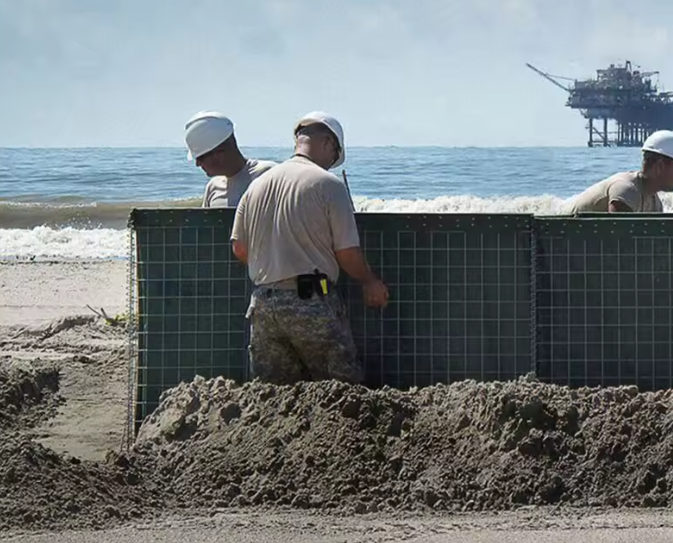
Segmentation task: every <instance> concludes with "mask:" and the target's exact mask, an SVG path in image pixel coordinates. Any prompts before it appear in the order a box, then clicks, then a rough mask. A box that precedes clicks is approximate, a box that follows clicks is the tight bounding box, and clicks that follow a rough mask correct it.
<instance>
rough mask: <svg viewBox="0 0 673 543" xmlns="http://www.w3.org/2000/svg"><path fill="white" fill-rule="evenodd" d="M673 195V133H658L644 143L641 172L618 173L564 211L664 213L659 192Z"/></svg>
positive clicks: (568, 212) (588, 191)
mask: <svg viewBox="0 0 673 543" xmlns="http://www.w3.org/2000/svg"><path fill="white" fill-rule="evenodd" d="M671 191H673V131H671V130H659V131H657V132H654V133H653V134H652V135H651V136H650V137H649V138H647V139H646V140H645V143H644V144H643V147H642V165H641V168H640V170H637V171H628V172H619V173H616V174H614V175H612V176H610V177H608V178H607V179H604V180H602V181H599V182H598V183H596V184H595V185H592V186H591V187H589V188H588V189H586V190H585V191H584V192H582V193H580V194H578V195H577V196H576V197H575V198H573V199H571V200H569V201H568V202H567V203H566V204H565V206H564V207H562V209H561V214H563V215H574V214H576V213H582V212H606V213H615V212H639V213H661V212H663V210H664V207H663V204H662V203H661V199H660V198H659V195H658V194H657V193H658V192H671Z"/></svg>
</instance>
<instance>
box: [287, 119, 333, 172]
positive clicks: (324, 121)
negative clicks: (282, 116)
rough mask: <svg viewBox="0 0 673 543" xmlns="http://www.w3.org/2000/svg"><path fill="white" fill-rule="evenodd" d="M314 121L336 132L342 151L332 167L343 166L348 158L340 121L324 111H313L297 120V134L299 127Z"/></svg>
mask: <svg viewBox="0 0 673 543" xmlns="http://www.w3.org/2000/svg"><path fill="white" fill-rule="evenodd" d="M314 123H322V124H324V125H325V126H326V127H327V128H329V129H330V130H331V132H332V134H334V136H335V137H336V139H337V141H338V142H339V148H340V153H339V158H337V161H336V162H335V163H334V164H332V166H330V167H331V168H336V167H337V166H341V165H342V164H343V163H344V160H346V148H345V146H344V131H343V128H342V127H341V124H340V123H339V121H337V120H336V119H335V118H334V117H332V116H331V115H328V114H327V113H325V112H324V111H312V112H311V113H307V114H306V115H304V116H303V117H302V118H301V119H299V120H298V121H297V124H295V126H294V133H295V134H296V133H297V130H299V128H301V127H303V126H308V125H309V124H314Z"/></svg>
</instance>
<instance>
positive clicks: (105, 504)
mask: <svg viewBox="0 0 673 543" xmlns="http://www.w3.org/2000/svg"><path fill="white" fill-rule="evenodd" d="M0 458H1V459H2V462H0V530H3V529H9V528H21V529H35V528H39V529H53V528H97V527H102V526H105V525H107V524H109V523H110V522H111V521H119V520H128V519H131V518H135V517H140V516H141V515H144V516H147V514H148V512H150V511H152V510H153V509H154V508H156V507H157V506H159V505H161V501H160V498H159V497H155V495H156V496H159V494H157V493H155V492H153V487H152V485H151V484H150V483H148V482H144V481H142V479H141V478H140V477H139V475H138V474H137V473H136V472H135V470H134V469H133V467H132V466H129V465H128V464H126V463H125V462H123V460H120V459H117V460H116V462H115V461H114V459H113V458H111V461H110V462H107V463H94V462H83V461H81V460H79V459H77V458H74V457H66V456H61V455H58V454H56V453H55V452H53V451H51V450H49V449H47V448H45V447H42V446H41V445H38V444H37V443H35V442H33V441H31V440H29V439H28V438H25V437H19V436H16V435H14V436H12V435H4V436H0Z"/></svg>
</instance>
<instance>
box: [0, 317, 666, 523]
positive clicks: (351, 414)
mask: <svg viewBox="0 0 673 543" xmlns="http://www.w3.org/2000/svg"><path fill="white" fill-rule="evenodd" d="M78 330H79V331H78ZM26 336H27V337H25V338H23V339H21V341H25V342H26V344H25V345H23V344H22V345H19V344H16V345H14V344H12V345H11V347H12V349H13V350H14V352H16V351H17V350H19V349H20V348H25V347H26V346H27V345H28V344H30V345H32V347H30V348H32V349H37V348H38V346H37V344H35V345H33V343H34V342H35V341H36V340H35V336H34V335H33V336H31V335H26ZM116 336H119V338H117V339H115V337H116ZM121 337H122V336H121V332H119V331H116V332H112V331H109V330H105V329H103V328H101V327H97V326H93V325H92V324H91V323H85V324H81V323H80V324H79V325H78V329H77V330H75V329H74V328H70V329H67V330H58V331H57V333H56V334H54V335H49V336H48V337H46V338H41V339H39V340H37V341H38V342H40V345H44V347H43V348H44V349H49V350H50V352H54V353H58V354H59V356H61V355H62V358H61V359H60V361H59V362H58V363H59V364H60V365H61V367H60V373H59V371H57V370H55V369H54V368H53V367H50V366H49V365H48V364H47V363H39V361H37V360H35V359H34V360H32V361H30V362H25V361H24V362H21V361H18V360H16V359H15V360H11V359H4V360H0V362H2V364H1V365H0V368H1V371H0V459H1V461H0V529H3V528H22V529H44V528H47V529H55V528H84V527H103V526H108V525H110V524H115V523H118V522H119V521H122V520H127V519H133V518H139V517H145V518H146V517H148V516H149V517H151V516H154V515H155V514H161V513H164V512H172V513H174V512H175V511H178V510H182V511H188V510H190V511H192V512H194V508H197V509H200V508H205V509H211V508H213V507H215V508H223V507H240V506H261V505H264V506H272V507H275V506H290V507H294V508H302V509H308V508H310V509H318V510H325V511H333V510H339V511H341V512H345V513H350V512H357V513H364V512H375V511H391V510H392V511H405V510H407V511H408V510H427V509H431V510H438V511H472V510H502V509H509V508H513V507H517V506H519V505H527V504H534V505H578V506H582V505H593V506H667V505H669V504H671V503H673V480H672V479H671V477H673V471H672V470H671V467H672V466H673V416H672V415H671V414H670V413H671V409H670V408H671V404H672V401H673V392H672V391H666V392H658V393H646V394H640V393H638V391H637V390H636V389H635V388H628V387H624V388H613V389H579V390H571V389H568V388H564V387H558V386H551V385H546V384H542V383H538V382H536V381H535V380H534V379H532V378H522V379H520V380H518V381H516V382H508V383H477V382H474V381H465V382H460V383H454V384H452V385H451V386H441V385H440V386H434V387H428V388H425V389H420V390H411V391H400V390H395V389H390V388H383V389H380V390H369V389H367V388H365V387H359V386H351V385H346V384H343V383H338V382H320V383H300V384H297V385H295V386H284V387H279V386H274V385H269V384H265V383H260V382H251V383H246V384H244V385H240V386H239V385H236V384H235V383H234V382H232V381H228V380H225V379H222V378H217V379H211V380H205V379H203V378H200V377H197V378H195V379H194V380H193V381H192V382H190V383H183V384H181V385H179V386H177V387H175V388H174V389H171V390H169V391H166V392H165V393H164V395H163V396H162V399H161V403H160V406H159V407H158V408H157V410H156V411H155V413H153V414H152V415H151V416H150V417H148V418H147V420H146V421H145V422H144V424H143V425H142V427H141V429H140V433H139V435H138V439H137V441H136V444H135V446H134V448H133V449H132V451H131V452H130V453H129V454H127V455H118V454H116V453H112V452H110V453H109V454H108V455H107V457H106V458H105V460H104V461H96V460H95V459H94V458H92V457H90V459H85V458H84V457H82V456H79V453H78V452H76V451H89V453H92V452H96V451H99V450H100V448H101V447H102V445H103V444H104V443H107V444H108V445H107V447H108V448H109V447H112V446H113V444H114V443H116V438H115V439H110V436H108V435H107V434H106V428H107V427H108V426H110V425H111V424H112V422H113V421H115V422H116V423H122V424H120V429H121V427H123V420H122V419H123V416H124V413H125V411H124V409H123V407H124V406H123V404H122V403H120V402H119V399H120V397H121V395H123V394H124V392H125V388H124V385H123V379H124V377H125V375H126V370H125V367H124V364H123V363H122V362H123V347H122V346H121V345H120V341H121ZM17 341H19V340H18V339H17ZM87 341H88V342H89V343H88V345H89V351H87V352H88V353H89V354H90V356H88V355H82V354H74V353H73V351H79V350H80V347H79V346H80V345H85V344H87ZM29 342H30V343H29ZM35 352H38V351H37V350H35ZM45 352H47V351H46V350H45ZM24 354H25V353H24ZM57 392H58V393H59V394H60V393H63V394H64V396H67V398H66V403H65V404H64V405H63V407H60V408H59V410H58V414H57V416H56V417H55V418H53V419H49V426H48V428H47V426H45V425H42V426H38V427H37V428H36V430H35V432H33V433H37V434H40V435H43V434H45V433H48V432H51V435H52V437H51V438H50V439H51V441H50V440H49V439H47V440H45V438H44V437H40V439H42V443H43V444H39V443H37V442H36V441H35V439H31V438H30V437H29V434H30V433H31V432H27V431H26V429H27V428H28V427H30V426H31V425H35V424H37V423H38V422H43V421H44V420H45V417H48V416H50V413H52V411H53V406H54V403H53V402H55V401H56V399H55V398H57V397H58V394H57ZM94 400H95V401H94ZM116 431H117V430H115V432H116ZM87 436H89V437H87ZM95 436H97V437H95ZM36 439H37V438H36ZM61 441H63V442H64V443H66V442H67V443H68V446H67V447H63V448H62V449H61V451H63V453H62V454H59V453H57V452H55V451H56V445H54V449H52V448H50V447H51V446H52V444H55V443H60V442H61ZM108 450H109V449H108ZM72 455H75V456H72ZM100 458H102V456H101V457H100Z"/></svg>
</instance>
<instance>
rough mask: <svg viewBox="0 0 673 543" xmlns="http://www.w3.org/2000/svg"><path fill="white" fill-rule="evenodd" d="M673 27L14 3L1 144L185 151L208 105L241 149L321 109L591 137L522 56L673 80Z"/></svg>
mask: <svg viewBox="0 0 673 543" xmlns="http://www.w3.org/2000/svg"><path fill="white" fill-rule="evenodd" d="M645 7H646V8H647V9H644V8H645ZM672 32H673V2H671V1H670V0H643V1H642V2H634V1H633V0H564V1H563V2H555V1H552V0H469V1H464V0H406V1H402V0H0V146H3V147H81V146H115V147H117V146H124V147H126V146H131V147H132V146H181V145H183V139H182V138H183V130H184V123H185V121H186V120H187V119H188V118H189V117H190V116H191V115H192V114H193V113H194V112H196V111H199V110H204V109H215V110H219V111H222V112H224V113H225V114H227V115H229V116H230V117H231V118H232V120H233V121H234V123H235V125H236V133H237V138H238V141H239V143H240V144H241V145H242V146H290V145H291V144H292V126H293V123H294V122H295V121H296V120H297V119H298V118H299V117H300V116H301V115H302V114H304V113H306V112H308V111H312V110H316V109H317V110H324V111H327V112H329V113H330V114H332V115H334V116H335V117H337V118H338V119H339V120H340V121H341V123H342V124H343V126H344V130H345V135H346V145H348V146H377V145H384V146H388V145H398V146H407V145H411V146H416V145H437V146H450V147H456V146H457V147H464V146H478V147H490V146H556V145H558V146H584V145H585V144H586V139H587V134H586V129H585V124H586V121H585V120H584V119H583V118H582V117H581V115H580V114H579V112H577V111H572V110H570V109H569V108H567V107H565V99H566V95H565V93H564V91H563V90H562V89H559V88H557V87H555V86H554V85H552V84H551V83H549V82H548V81H546V80H544V79H543V78H542V77H540V76H539V75H537V74H535V73H534V72H533V71H531V70H529V69H528V68H526V66H525V63H526V62H530V63H531V64H533V65H535V66H537V67H538V68H540V69H542V70H544V71H547V72H549V73H552V74H555V75H563V76H566V77H572V78H579V79H581V78H585V77H591V76H593V75H595V70H596V69H597V68H600V67H604V66H607V65H608V64H610V63H623V62H624V61H625V60H627V59H628V60H631V61H632V63H633V64H634V65H639V66H641V67H642V69H643V70H659V71H660V72H661V75H660V76H659V83H660V85H662V86H663V87H664V88H665V89H666V90H669V89H670V90H673V60H672V59H671V54H670V52H671V50H673V49H672V48H671V46H672V45H673V43H672V41H673V35H671V33H672Z"/></svg>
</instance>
